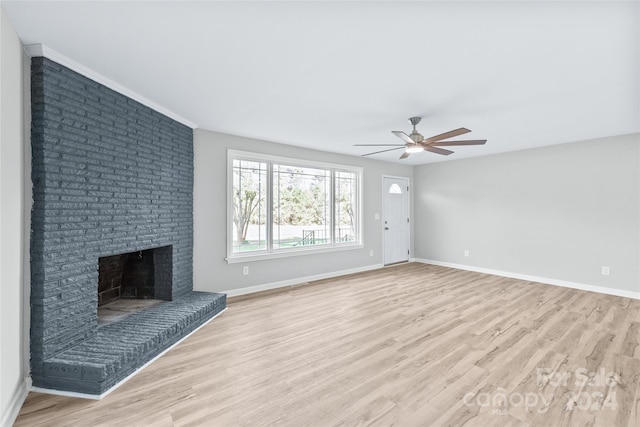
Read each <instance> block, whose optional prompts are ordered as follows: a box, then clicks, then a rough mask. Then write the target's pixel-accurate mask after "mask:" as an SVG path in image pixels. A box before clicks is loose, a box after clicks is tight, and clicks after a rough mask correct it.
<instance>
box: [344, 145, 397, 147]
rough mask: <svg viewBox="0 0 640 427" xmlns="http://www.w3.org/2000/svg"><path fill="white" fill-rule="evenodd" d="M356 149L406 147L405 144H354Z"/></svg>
mask: <svg viewBox="0 0 640 427" xmlns="http://www.w3.org/2000/svg"><path fill="white" fill-rule="evenodd" d="M353 146H354V147H404V146H405V144H353Z"/></svg>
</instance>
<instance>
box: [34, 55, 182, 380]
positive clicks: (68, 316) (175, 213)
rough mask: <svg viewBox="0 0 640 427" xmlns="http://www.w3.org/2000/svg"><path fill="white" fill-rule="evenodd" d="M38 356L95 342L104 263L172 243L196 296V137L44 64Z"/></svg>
mask: <svg viewBox="0 0 640 427" xmlns="http://www.w3.org/2000/svg"><path fill="white" fill-rule="evenodd" d="M31 97H32V98H31V107H32V128H31V133H32V135H31V136H32V137H31V141H32V151H33V159H32V180H33V212H32V232H31V359H32V375H33V378H34V384H36V385H38V384H37V383H38V378H40V377H41V375H42V370H43V361H44V360H45V359H46V358H49V357H53V356H54V355H56V354H58V353H60V352H62V351H64V350H66V349H68V348H70V347H71V346H73V345H76V344H78V343H80V342H82V341H84V340H85V339H88V338H91V337H94V336H95V335H96V331H97V309H96V306H97V283H98V258H99V257H101V256H108V255H113V254H117V253H123V252H132V251H137V250H143V249H148V248H152V247H160V246H168V245H173V251H172V253H173V256H172V260H171V262H172V264H173V283H172V288H171V295H165V296H164V297H165V298H166V299H175V298H178V297H180V296H183V295H185V294H187V293H189V292H190V291H191V290H192V287H193V285H192V279H193V268H192V255H193V254H192V252H193V212H192V207H193V201H192V198H193V132H192V130H191V129H190V128H188V127H186V126H184V125H182V124H180V123H178V122H176V121H174V120H172V119H170V118H168V117H166V116H164V115H162V114H160V113H158V112H156V111H154V110H152V109H150V108H148V107H145V106H143V105H141V104H140V103H138V102H136V101H134V100H132V99H129V98H127V97H126V96H124V95H121V94H119V93H117V92H115V91H113V90H111V89H109V88H107V87H105V86H103V85H101V84H99V83H96V82H94V81H92V80H90V79H88V78H86V77H84V76H82V75H80V74H78V73H75V72H73V71H71V70H69V69H68V68H66V67H64V66H61V65H59V64H57V63H55V62H53V61H51V60H49V59H46V58H41V57H37V58H33V59H32V65H31Z"/></svg>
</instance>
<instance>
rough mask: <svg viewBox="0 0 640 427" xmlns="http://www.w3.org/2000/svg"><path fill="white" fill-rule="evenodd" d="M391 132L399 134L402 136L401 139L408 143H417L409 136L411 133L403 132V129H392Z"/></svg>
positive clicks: (399, 136)
mask: <svg viewBox="0 0 640 427" xmlns="http://www.w3.org/2000/svg"><path fill="white" fill-rule="evenodd" d="M391 133H392V134H394V135H395V136H397V137H398V138H400V139H401V140H403V141H404V142H406V143H407V144H415V142H414V141H413V139H411V138H409V135H407V134H406V133H404V132H402V131H401V130H392V131H391Z"/></svg>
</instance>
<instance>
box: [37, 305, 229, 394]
mask: <svg viewBox="0 0 640 427" xmlns="http://www.w3.org/2000/svg"><path fill="white" fill-rule="evenodd" d="M225 307H226V295H225V294H216V293H206V292H190V293H188V294H187V295H185V296H183V297H180V298H178V299H176V300H174V301H166V302H162V303H161V304H158V305H156V306H153V307H149V308H147V309H144V310H141V311H138V312H135V313H132V314H130V315H129V316H127V317H125V318H123V319H122V320H120V321H117V322H114V323H110V324H107V325H104V326H100V327H98V332H97V335H96V336H94V337H93V338H89V339H87V340H85V341H84V342H82V343H80V344H78V345H76V346H74V347H72V348H70V349H67V350H65V351H63V352H61V353H59V354H57V355H55V356H54V357H51V358H48V359H46V360H45V361H44V375H43V378H42V384H40V386H41V387H42V388H45V389H50V390H59V391H66V392H76V393H81V394H86V395H91V396H87V397H95V398H99V397H100V395H103V394H105V393H106V392H108V391H109V389H111V388H112V387H114V386H115V385H117V384H118V383H120V382H121V381H122V380H124V379H125V378H127V377H128V376H130V375H131V374H132V373H134V372H135V371H136V370H137V369H139V368H140V367H141V366H143V365H144V364H145V363H147V362H149V361H150V360H151V359H153V358H154V357H156V356H157V355H159V354H160V353H162V352H163V351H165V350H166V349H168V348H169V347H171V346H172V345H173V344H175V343H176V342H178V341H179V340H180V339H182V338H184V337H185V336H187V335H188V334H189V333H191V332H193V331H194V330H195V329H197V328H198V327H200V326H201V325H203V324H204V323H206V322H207V321H208V320H210V319H212V318H213V317H214V316H216V315H217V314H219V313H220V312H221V311H223V310H224V309H225Z"/></svg>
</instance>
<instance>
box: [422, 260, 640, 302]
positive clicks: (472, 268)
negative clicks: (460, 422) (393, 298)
mask: <svg viewBox="0 0 640 427" xmlns="http://www.w3.org/2000/svg"><path fill="white" fill-rule="evenodd" d="M414 261H416V262H421V263H423V264H433V265H439V266H442V267H451V268H457V269H458V270H467V271H475V272H477V273H485V274H493V275H494V276H501V277H509V278H511V279H520V280H527V281H529V282H538V283H544V284H546V285H554V286H562V287H563V288H572V289H579V290H581V291H590V292H597V293H600V294H607V295H615V296H617V297H625V298H633V299H640V292H633V291H625V290H622V289H613V288H605V287H603V286H594V285H586V284H584V283H576V282H569V281H566V280H558V279H549V278H548V277H539V276H530V275H528V274H520V273H511V272H509V271H500V270H493V269H491V268H482V267H475V266H471V265H464V264H455V263H452V262H444V261H435V260H432V259H423V258H415V259H414Z"/></svg>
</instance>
